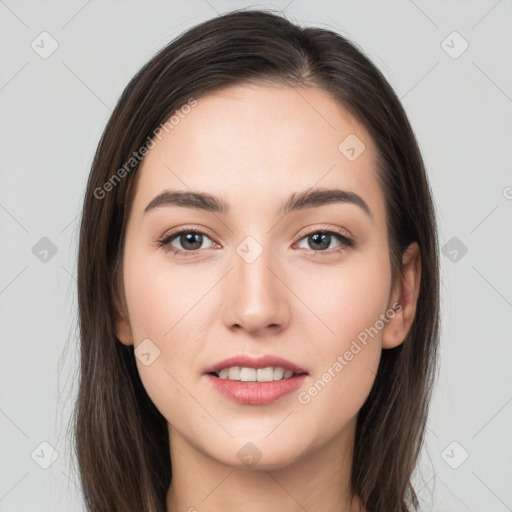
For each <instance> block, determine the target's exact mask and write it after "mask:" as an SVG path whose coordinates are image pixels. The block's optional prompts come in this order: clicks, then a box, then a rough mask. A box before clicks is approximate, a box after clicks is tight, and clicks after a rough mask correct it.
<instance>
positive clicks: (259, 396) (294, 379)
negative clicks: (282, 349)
mask: <svg viewBox="0 0 512 512" xmlns="http://www.w3.org/2000/svg"><path fill="white" fill-rule="evenodd" d="M204 373H205V376H206V377H207V378H208V381H209V383H210V385H211V386H212V387H213V389H215V390H216V391H218V392H219V393H220V394H221V395H223V396H224V397H227V398H229V399H230V400H232V401H234V402H236V403H239V404H244V405H265V404H270V403H273V402H276V401H278V400H280V399H281V398H282V397H284V396H285V395H287V394H289V393H291V392H293V391H294V390H296V389H297V388H298V387H300V386H301V385H302V384H303V383H304V380H305V379H306V377H307V376H308V375H309V374H308V372H307V371H305V370H304V369H302V368H300V367H299V366H297V365H295V364H294V363H291V362H290V361H287V360H286V359H283V358H280V357H276V356H262V357H259V358H252V357H250V356H246V355H241V356H236V357H232V358H229V359H225V360H224V361H220V362H219V363H217V364H215V365H213V366H211V367H209V368H207V369H206V371H205V372H204Z"/></svg>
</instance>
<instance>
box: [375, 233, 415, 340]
mask: <svg viewBox="0 0 512 512" xmlns="http://www.w3.org/2000/svg"><path fill="white" fill-rule="evenodd" d="M402 269H403V271H402V274H400V273H399V275H398V276H397V277H396V279H397V282H396V283H394V288H393V293H392V296H391V301H390V306H389V307H390V310H393V311H394V312H395V314H394V316H393V317H392V318H391V320H390V321H389V322H388V323H387V324H386V326H385V327H384V330H383V334H382V348H395V347H397V346H398V345H400V344H401V343H403V341H404V340H405V338H406V337H407V334H408V333H409V330H410V328H411V325H412V323H413V320H414V316H415V314H416V306H417V302H418V296H419V291H420V282H421V254H420V249H419V246H418V244H417V243H416V242H413V243H411V245H409V247H408V248H407V249H406V251H405V252H404V253H403V255H402Z"/></svg>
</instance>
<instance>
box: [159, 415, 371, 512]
mask: <svg viewBox="0 0 512 512" xmlns="http://www.w3.org/2000/svg"><path fill="white" fill-rule="evenodd" d="M355 423H356V419H355V418H354V420H353V421H351V422H350V423H349V424H347V426H346V428H344V429H343V430H342V431H341V432H339V433H338V435H337V436H335V437H334V438H333V439H331V440H330V441H329V442H328V443H326V444H324V445H323V446H321V447H319V448H316V449H315V448H312V449H311V450H310V451H309V452H308V453H306V454H305V455H304V456H302V457H301V458H300V459H297V460H295V461H293V462H291V463H290V464H287V465H286V466H281V467H279V468H276V469H271V470H262V469H257V466H255V468H253V469H245V468H244V469H240V468H237V467H232V466H228V465H226V464H223V463H221V462H219V461H218V460H215V459H213V458H211V457H210V456H208V455H207V454H206V453H204V452H202V451H199V450H197V449H196V448H194V447H193V446H192V445H191V444H190V443H189V442H188V441H187V440H186V439H185V438H184V437H183V436H181V434H180V433H179V432H177V431H176V430H175V429H174V428H172V426H169V440H170V447H171V464H172V472H173V475H172V482H171V486H170V487H169V490H168V493H167V512H178V511H180V512H182V511H187V512H209V511H211V512H214V511H222V510H230V511H232V512H242V511H247V510H250V511H251V512H260V511H261V512H273V511H276V512H277V511H281V510H287V511H289V512H299V511H300V512H304V511H305V510H307V511H308V512H320V511H322V512H356V511H358V512H359V511H362V510H363V509H362V507H360V501H359V499H358V497H357V496H352V493H351V483H350V474H351V469H352V456H353V446H354V433H355ZM249 507H250V508H249Z"/></svg>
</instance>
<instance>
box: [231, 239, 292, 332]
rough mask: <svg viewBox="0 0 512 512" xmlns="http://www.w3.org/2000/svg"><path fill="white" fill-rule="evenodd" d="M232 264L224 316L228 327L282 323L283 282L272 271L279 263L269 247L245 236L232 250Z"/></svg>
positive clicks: (253, 328)
mask: <svg viewBox="0 0 512 512" xmlns="http://www.w3.org/2000/svg"><path fill="white" fill-rule="evenodd" d="M267 241H268V239H267ZM233 267H234V268H233V272H231V273H230V274H231V276H230V277H231V279H230V281H229V283H230V287H231V289H230V290H229V296H230V298H229V300H228V301H227V311H226V318H225V321H226V322H227V324H228V327H230V326H233V325H235V324H236V325H238V326H239V327H242V328H245V329H246V330H248V331H258V330H260V329H265V328H267V327H270V326H272V327H273V328H275V327H276V326H281V327H282V326H283V324H284V323H285V322H286V311H287V310H288V308H287V306H286V296H285V293H284V291H285V290H284V286H283V284H282V283H281V282H280V281H279V279H277V278H276V275H275V274H276V273H277V274H279V268H280V265H279V263H278V261H277V257H276V255H274V254H273V253H272V249H271V247H269V246H268V245H267V246H265V247H264V246H263V245H262V243H260V242H259V241H258V240H256V239H255V238H254V237H252V236H247V237H246V238H245V239H244V240H242V242H241V243H240V244H239V245H238V246H237V247H236V249H235V251H234V253H233Z"/></svg>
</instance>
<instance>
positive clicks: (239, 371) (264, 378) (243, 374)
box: [218, 366, 294, 382]
mask: <svg viewBox="0 0 512 512" xmlns="http://www.w3.org/2000/svg"><path fill="white" fill-rule="evenodd" d="M293 375H294V373H293V371H292V370H285V369H284V368H281V367H280V366H276V367H272V366H269V367H267V368H258V369H256V368H247V367H242V368H241V367H239V366H233V367H231V368H223V369H222V370H220V372H218V376H219V378H221V379H229V380H239V381H242V382H272V381H275V380H282V379H283V378H284V379H289V378H290V377H292V376H293Z"/></svg>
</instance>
